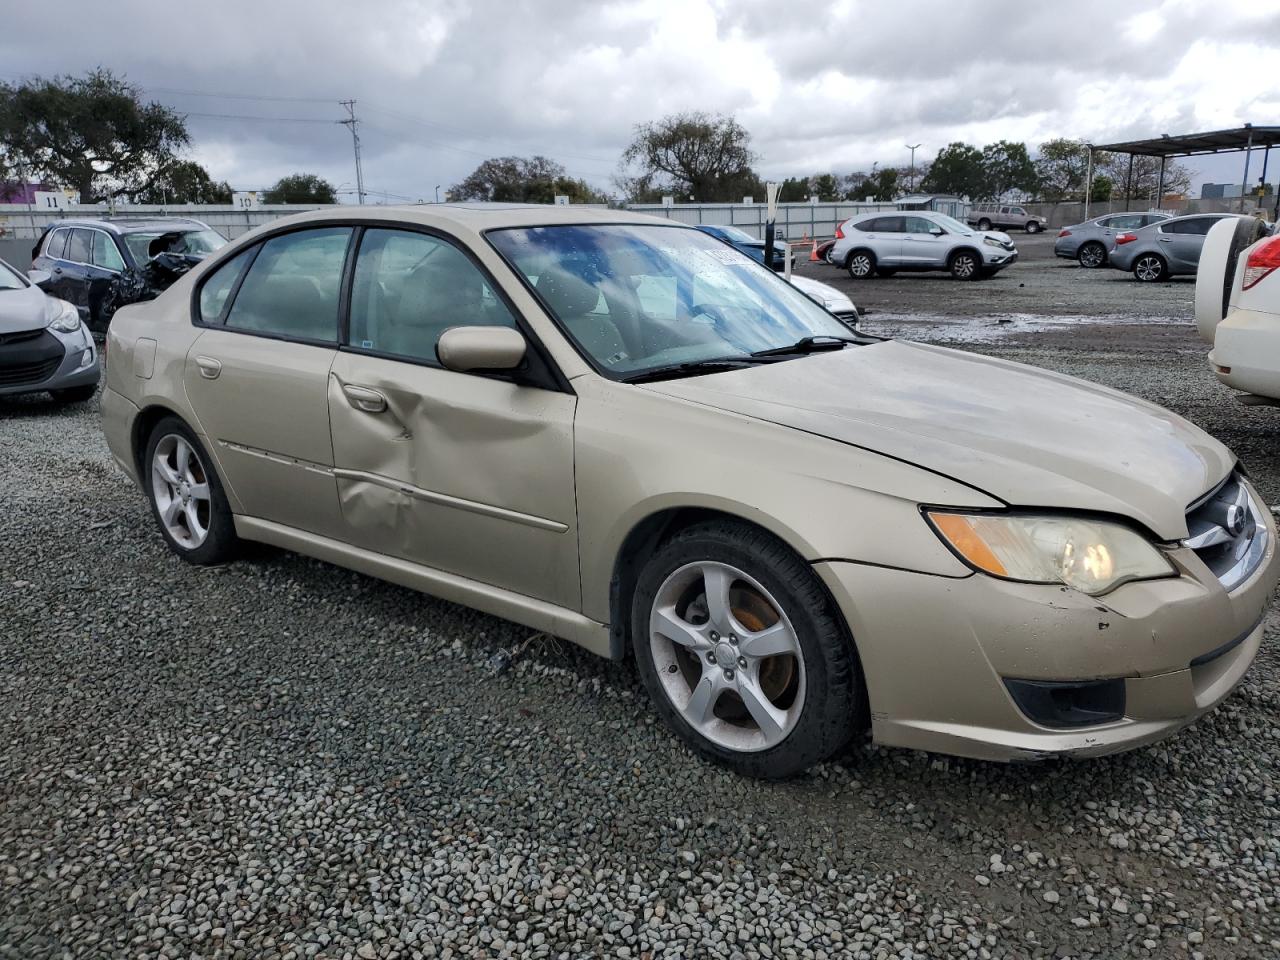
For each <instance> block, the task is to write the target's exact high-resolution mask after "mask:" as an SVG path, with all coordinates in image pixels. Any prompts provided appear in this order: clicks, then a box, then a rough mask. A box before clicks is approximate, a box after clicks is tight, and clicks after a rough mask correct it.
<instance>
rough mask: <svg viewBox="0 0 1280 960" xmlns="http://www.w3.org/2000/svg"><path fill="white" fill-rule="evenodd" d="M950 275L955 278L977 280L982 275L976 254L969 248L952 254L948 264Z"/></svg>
mask: <svg viewBox="0 0 1280 960" xmlns="http://www.w3.org/2000/svg"><path fill="white" fill-rule="evenodd" d="M948 266H949V268H950V270H951V275H952V276H953V277H955V278H956V279H957V280H977V279H978V278H979V277H980V276H982V264H981V262H980V261H979V260H978V255H977V254H976V253H974V252H973V251H971V250H961V251H960V252H959V253H956V254H953V255H952V257H951V263H950V264H948Z"/></svg>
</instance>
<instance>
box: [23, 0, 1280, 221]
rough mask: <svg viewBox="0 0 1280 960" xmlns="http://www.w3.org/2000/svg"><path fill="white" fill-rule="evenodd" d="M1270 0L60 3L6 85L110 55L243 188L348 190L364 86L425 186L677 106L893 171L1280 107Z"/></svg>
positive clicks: (605, 171)
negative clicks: (918, 161) (87, 26)
mask: <svg viewBox="0 0 1280 960" xmlns="http://www.w3.org/2000/svg"><path fill="white" fill-rule="evenodd" d="M1268 7H1269V5H1267V4H1257V3H1244V2H1222V0H1218V2H1210V0H1203V2H1201V0H1167V2H1157V0H1130V2H1128V3H1126V4H1125V6H1124V9H1123V10H1117V8H1116V7H1115V5H1114V4H1111V3H1106V2H1098V0H1087V2H1077V3H1074V4H1072V5H1071V6H1070V7H1069V8H1065V7H1063V6H1062V5H1060V4H1038V3H1037V4H1031V3H1013V2H1002V0H945V2H943V0H936V2H924V3H915V4H911V5H903V4H884V3H874V2H854V0H839V2H835V3H819V4H808V5H803V6H795V5H792V6H786V5H782V6H780V5H779V4H778V3H776V2H775V0H604V2H601V3H584V2H580V0H537V2H535V0H472V2H465V0H390V2H383V3H375V4H364V5H353V4H347V3H335V2H332V0H310V2H305V3H304V2H300V0H276V2H272V3H261V2H248V0H224V2H221V3H219V4H194V5H189V6H187V7H184V8H183V9H182V11H181V14H180V15H175V14H173V12H172V11H168V12H158V11H157V8H156V7H155V6H154V5H153V4H150V3H144V2H142V0H116V2H115V3H113V4H112V5H111V13H110V15H107V14H104V13H103V12H102V9H101V8H100V6H99V5H90V4H89V3H87V2H83V0H73V2H68V3H64V4H63V6H62V7H60V11H61V12H62V14H63V15H64V16H65V19H66V20H67V21H68V22H84V23H92V24H93V29H91V30H69V31H61V32H59V33H58V35H57V36H58V39H57V42H56V43H43V42H40V41H39V40H35V39H33V38H39V37H45V36H48V29H47V20H46V14H45V12H44V11H43V10H41V9H40V8H38V7H32V6H30V5H27V6H20V7H18V8H15V9H13V10H11V11H7V12H6V15H5V18H6V29H5V31H4V33H3V35H0V64H3V67H0V70H3V74H0V76H2V77H3V79H6V80H13V79H16V78H17V77H18V76H21V75H29V74H43V75H47V74H54V73H79V72H83V71H84V70H86V69H89V68H92V67H94V66H98V65H102V66H106V67H110V68H111V69H113V70H115V71H117V72H118V73H123V74H125V75H127V76H128V78H129V79H130V80H132V81H134V82H135V83H138V84H140V85H141V86H143V87H144V88H146V89H147V91H148V92H149V94H150V95H151V96H153V97H155V98H156V99H158V100H161V101H162V102H164V103H167V104H169V105H171V106H173V107H175V108H177V109H180V110H183V111H186V112H189V114H190V120H189V123H190V127H191V130H192V134H193V139H194V147H193V153H194V154H195V156H196V157H197V158H198V159H200V160H201V162H203V163H205V164H206V165H207V166H208V167H209V169H210V171H211V172H212V173H213V174H214V176H216V177H217V178H218V179H227V180H229V181H230V182H231V183H232V184H233V185H234V186H237V187H244V188H253V187H262V186H266V185H268V184H269V183H271V182H273V181H274V180H275V179H277V178H278V177H279V176H281V175H284V174H286V173H290V172H294V171H297V170H304V171H312V172H316V173H320V174H321V175H323V176H325V177H327V178H328V179H330V180H332V181H333V182H334V183H336V184H346V183H348V182H349V181H353V180H354V171H353V165H352V159H351V140H350V135H349V133H348V131H347V129H346V128H344V127H342V126H340V125H338V123H337V121H338V120H339V119H340V118H341V117H342V115H343V113H342V111H341V108H340V107H339V106H338V104H337V101H338V100H339V99H347V98H355V99H356V100H357V111H358V113H359V115H360V116H361V118H362V120H363V122H364V124H363V129H362V136H363V148H364V161H365V181H366V184H367V185H368V186H369V187H370V188H371V189H373V190H382V191H386V192H388V193H389V194H392V195H397V196H402V197H408V198H411V199H417V198H419V197H430V196H432V195H433V191H434V187H435V185H436V184H441V185H443V186H446V187H447V186H448V185H449V184H452V183H455V182H457V181H459V180H461V179H462V178H463V177H464V176H466V174H467V173H468V172H469V171H470V170H471V169H472V168H473V167H474V166H475V165H476V164H477V163H479V162H480V161H481V160H483V159H484V158H486V157H490V156H500V155H506V154H520V155H528V154H533V153H542V154H545V155H547V156H550V157H552V158H554V159H557V160H559V161H560V162H561V163H563V164H564V165H565V166H566V167H567V168H568V169H569V170H570V172H571V173H573V174H574V175H576V176H582V177H584V178H586V179H588V180H590V181H591V182H593V183H595V184H597V185H607V184H608V182H609V178H610V176H611V174H612V173H613V172H614V171H615V168H616V163H617V158H618V156H619V154H620V153H621V151H622V149H623V148H624V147H625V146H626V144H627V142H628V140H629V138H630V135H631V132H632V129H633V127H634V125H635V124H637V123H640V122H643V121H646V120H652V119H655V118H657V117H659V116H661V115H663V114H665V113H670V112H675V111H681V110H695V109H696V110H708V111H722V112H731V113H734V114H736V115H737V117H738V119H739V120H740V121H741V122H742V123H743V124H744V125H745V126H746V127H747V129H748V130H750V131H751V132H752V134H753V137H754V143H753V145H754V147H755V149H756V151H757V152H758V153H759V154H760V156H761V163H760V169H761V170H762V172H763V173H765V174H766V175H769V176H774V177H782V176H786V175H804V174H808V173H813V172H819V171H824V170H835V171H838V172H845V171H848V170H853V169H865V168H867V167H869V166H870V165H871V163H872V162H873V161H879V162H881V163H882V164H894V163H901V162H905V159H906V155H907V151H906V149H905V147H904V146H903V145H904V144H906V143H921V142H922V143H923V144H924V147H922V149H921V150H920V151H919V153H918V154H917V156H918V157H919V156H923V157H925V158H928V157H931V156H933V155H934V154H935V153H936V152H937V150H938V149H940V148H941V147H943V146H945V145H946V144H948V143H950V142H951V141H953V140H968V141H970V142H974V143H978V144H981V143H986V142H990V141H992V140H997V139H1010V140H1026V141H1028V142H1029V143H1030V144H1032V145H1033V146H1034V145H1035V144H1037V143H1039V142H1041V141H1043V140H1047V139H1049V138H1051V137H1057V136H1069V137H1081V138H1087V139H1092V140H1095V141H1106V140H1108V139H1121V138H1126V137H1136V136H1147V135H1155V134H1159V133H1164V132H1170V133H1172V132H1178V131H1188V130H1193V129H1208V128H1216V127H1224V126H1230V125H1233V124H1236V123H1239V122H1242V121H1244V120H1252V121H1253V122H1255V123H1260V124H1261V123H1267V122H1274V121H1275V119H1276V116H1277V111H1278V110H1280V93H1277V91H1276V88H1275V85H1273V84H1271V85H1269V84H1268V83H1266V82H1264V80H1263V79H1262V78H1266V77H1268V76H1269V72H1270V71H1269V67H1268V66H1267V64H1268V63H1270V62H1274V60H1275V57H1276V54H1277V52H1278V49H1277V48H1280V11H1277V10H1275V9H1274V8H1270V9H1268ZM1248 64H1255V65H1256V72H1255V73H1253V74H1251V73H1250V72H1249V71H1248V69H1247V65H1248ZM199 93H205V94H208V93H216V94H229V93H230V94H239V95H240V97H239V98H230V97H225V96H216V97H215V96H200V95H197V94H199ZM254 98H294V99H254ZM199 114H220V115H222V116H200V115H199ZM233 115H242V116H243V115H249V116H254V117H261V118H270V119H262V120H258V119H238V118H236V117H235V116H233ZM1218 163H1219V162H1218V161H1213V160H1206V161H1197V165H1198V166H1201V167H1204V168H1209V169H1212V168H1214V167H1215V164H1218ZM1224 163H1225V161H1224ZM1231 168H1232V169H1234V168H1235V162H1234V161H1231ZM1224 179H1225V176H1224ZM344 189H350V188H349V187H344Z"/></svg>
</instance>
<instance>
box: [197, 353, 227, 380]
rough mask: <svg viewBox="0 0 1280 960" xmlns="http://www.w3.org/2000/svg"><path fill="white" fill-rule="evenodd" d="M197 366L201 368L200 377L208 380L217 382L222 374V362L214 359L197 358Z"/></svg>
mask: <svg viewBox="0 0 1280 960" xmlns="http://www.w3.org/2000/svg"><path fill="white" fill-rule="evenodd" d="M196 366H197V367H199V368H200V376H202V377H204V378H205V379H206V380H217V379H218V374H220V373H221V372H222V361H221V360H215V359H214V358H213V357H196Z"/></svg>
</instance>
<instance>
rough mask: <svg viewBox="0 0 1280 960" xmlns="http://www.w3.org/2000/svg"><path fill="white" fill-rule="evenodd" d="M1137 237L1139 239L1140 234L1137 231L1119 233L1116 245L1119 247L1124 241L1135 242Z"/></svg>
mask: <svg viewBox="0 0 1280 960" xmlns="http://www.w3.org/2000/svg"><path fill="white" fill-rule="evenodd" d="M1137 239H1138V235H1137V234H1136V233H1117V234H1116V246H1117V247H1118V246H1120V244H1122V243H1133V241H1135V240H1137Z"/></svg>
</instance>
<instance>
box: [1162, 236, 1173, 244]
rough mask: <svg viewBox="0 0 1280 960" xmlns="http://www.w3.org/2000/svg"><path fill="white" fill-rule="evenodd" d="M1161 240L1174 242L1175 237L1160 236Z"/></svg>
mask: <svg viewBox="0 0 1280 960" xmlns="http://www.w3.org/2000/svg"><path fill="white" fill-rule="evenodd" d="M1160 242H1161V243H1173V237H1161V238H1160Z"/></svg>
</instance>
